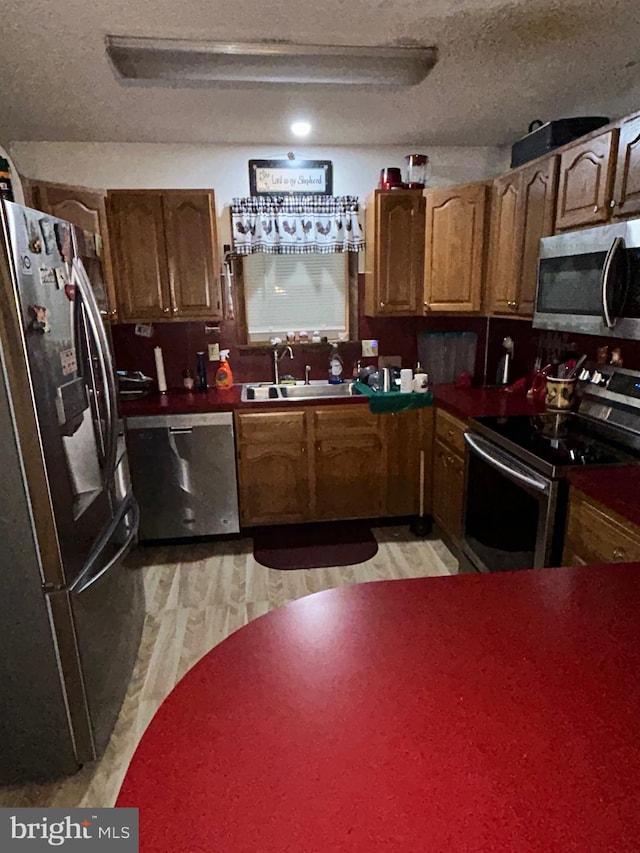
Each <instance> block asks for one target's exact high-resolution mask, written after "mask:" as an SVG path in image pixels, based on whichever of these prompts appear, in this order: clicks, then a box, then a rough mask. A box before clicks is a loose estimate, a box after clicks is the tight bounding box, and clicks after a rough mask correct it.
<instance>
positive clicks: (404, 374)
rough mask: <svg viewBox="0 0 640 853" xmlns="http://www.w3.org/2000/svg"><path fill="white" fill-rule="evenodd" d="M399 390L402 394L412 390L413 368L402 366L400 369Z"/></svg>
mask: <svg viewBox="0 0 640 853" xmlns="http://www.w3.org/2000/svg"><path fill="white" fill-rule="evenodd" d="M400 390H401V391H402V393H403V394H410V393H411V392H412V391H413V370H411V368H410V367H403V368H402V370H401V371H400Z"/></svg>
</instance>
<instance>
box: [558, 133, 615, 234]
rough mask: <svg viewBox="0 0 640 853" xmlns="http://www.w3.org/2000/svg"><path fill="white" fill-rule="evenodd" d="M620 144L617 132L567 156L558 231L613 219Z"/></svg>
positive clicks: (563, 165)
mask: <svg viewBox="0 0 640 853" xmlns="http://www.w3.org/2000/svg"><path fill="white" fill-rule="evenodd" d="M617 143H618V130H617V128H614V129H613V130H609V131H607V132H606V133H602V134H600V135H599V136H596V137H595V139H590V140H588V141H587V142H583V143H580V144H577V145H572V146H571V147H570V148H568V149H567V150H566V151H564V152H563V154H562V155H561V159H560V185H559V188H558V209H557V212H556V230H562V229H567V228H579V227H581V226H583V225H599V224H601V223H603V222H606V221H607V220H608V219H609V214H610V202H611V198H612V193H613V176H614V172H615V155H616V148H617Z"/></svg>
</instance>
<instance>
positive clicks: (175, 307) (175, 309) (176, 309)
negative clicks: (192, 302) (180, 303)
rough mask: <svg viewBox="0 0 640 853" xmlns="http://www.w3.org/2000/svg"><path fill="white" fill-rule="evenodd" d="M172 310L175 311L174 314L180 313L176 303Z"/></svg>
mask: <svg viewBox="0 0 640 853" xmlns="http://www.w3.org/2000/svg"><path fill="white" fill-rule="evenodd" d="M171 310H172V311H173V313H174V314H177V313H178V307H177V306H176V305H174V306H173V308H172V309H171Z"/></svg>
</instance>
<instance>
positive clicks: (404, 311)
mask: <svg viewBox="0 0 640 853" xmlns="http://www.w3.org/2000/svg"><path fill="white" fill-rule="evenodd" d="M424 216H425V201H424V196H423V193H422V190H393V191H391V190H386V191H385V190H376V191H375V192H374V193H372V194H371V195H370V196H369V197H368V199H367V204H366V208H365V227H366V235H367V243H366V248H365V314H367V315H369V316H411V315H414V316H415V315H418V314H422V291H423V275H424Z"/></svg>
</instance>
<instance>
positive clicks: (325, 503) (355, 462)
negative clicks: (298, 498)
mask: <svg viewBox="0 0 640 853" xmlns="http://www.w3.org/2000/svg"><path fill="white" fill-rule="evenodd" d="M383 449H384V448H383V444H382V441H381V439H380V437H379V435H377V433H374V434H370V435H363V436H349V435H347V436H336V437H334V438H323V439H320V440H319V441H317V442H316V449H315V454H314V462H315V516H316V518H319V519H340V518H376V517H380V516H381V515H383V484H384V472H385V470H386V462H385V459H384V455H383Z"/></svg>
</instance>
